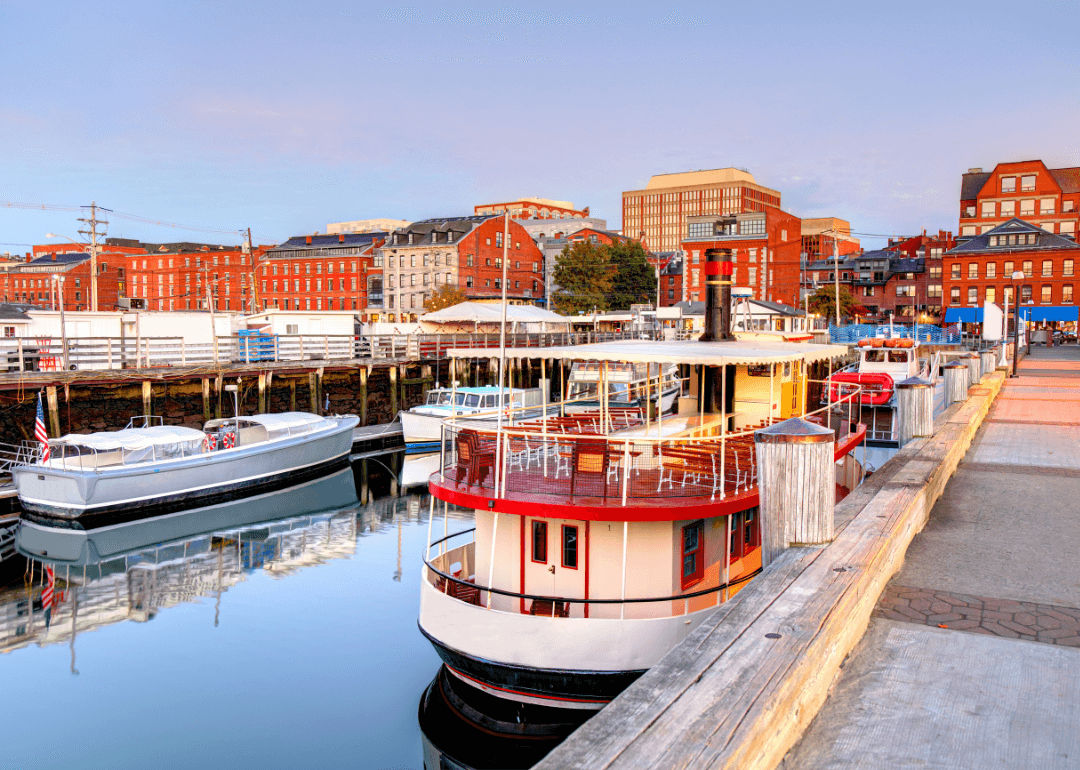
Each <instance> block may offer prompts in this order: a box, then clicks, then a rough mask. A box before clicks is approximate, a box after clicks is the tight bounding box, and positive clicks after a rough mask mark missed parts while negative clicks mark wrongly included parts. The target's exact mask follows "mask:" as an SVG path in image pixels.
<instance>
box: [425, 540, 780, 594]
mask: <svg viewBox="0 0 1080 770" xmlns="http://www.w3.org/2000/svg"><path fill="white" fill-rule="evenodd" d="M475 531H476V527H472V528H470V529H463V530H461V531H460V532H454V533H453V534H450V535H447V536H446V537H441V538H439V539H438V540H434V541H432V542H431V543H430V544H429V545H428V552H429V553H430V551H431V548H432V546H436V545H438V544H439V543H442V542H445V541H446V540H449V539H451V538H454V537H457V536H458V535H466V534H468V533H470V532H475ZM466 545H468V543H466ZM424 566H425V567H427V568H428V569H429V570H431V571H432V572H434V573H435V574H436V575H438V576H439V577H441V578H444V579H446V580H449V581H450V582H452V583H456V584H458V585H462V586H467V587H469V588H474V589H476V590H478V591H487V592H489V593H493V594H496V595H498V596H509V597H511V598H512V599H533V600H541V601H551V600H555V601H560V602H566V603H567V604H648V603H652V602H676V601H679V600H680V599H693V598H695V597H698V596H707V595H709V594H714V593H716V592H717V591H723V590H724V589H725V588H733V587H734V586H737V585H741V584H743V583H745V582H747V581H749V580H750V579H751V578H753V577H756V576H757V575H759V574H761V567H758V568H757V569H756V570H754V571H753V572H750V573H748V574H746V575H743V576H742V577H740V578H737V579H735V580H730V581H728V582H727V583H722V584H721V585H718V586H713V587H711V588H703V589H702V590H700V591H692V592H691V593H688V594H678V595H676V596H657V597H633V598H630V599H572V598H569V597H563V596H551V595H550V594H548V595H546V596H545V595H537V594H523V593H518V592H516V591H507V590H505V589H502V588H493V587H490V586H483V585H480V584H478V583H470V582H469V581H468V580H462V579H461V578H457V577H454V576H453V575H448V574H446V573H445V572H443V571H442V570H440V569H439V568H438V567H435V566H433V565H432V564H431V562H430V561H429V560H428V556H427V555H425V558H424Z"/></svg>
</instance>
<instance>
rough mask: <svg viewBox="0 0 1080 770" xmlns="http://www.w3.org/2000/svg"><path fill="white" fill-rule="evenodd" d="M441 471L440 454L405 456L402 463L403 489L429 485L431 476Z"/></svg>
mask: <svg viewBox="0 0 1080 770" xmlns="http://www.w3.org/2000/svg"><path fill="white" fill-rule="evenodd" d="M437 470H439V453H438V452H434V453H430V454H421V455H405V458H404V460H403V461H402V463H401V488H402V489H408V488H409V487H418V486H421V485H427V483H428V479H429V478H431V474H432V473H434V472H435V471H437Z"/></svg>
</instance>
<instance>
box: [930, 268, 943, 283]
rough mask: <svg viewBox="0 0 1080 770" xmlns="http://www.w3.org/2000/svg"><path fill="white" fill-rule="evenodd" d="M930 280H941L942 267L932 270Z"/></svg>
mask: <svg viewBox="0 0 1080 770" xmlns="http://www.w3.org/2000/svg"><path fill="white" fill-rule="evenodd" d="M930 278H937V279H939V280H940V279H941V265H935V266H934V267H931V268H930Z"/></svg>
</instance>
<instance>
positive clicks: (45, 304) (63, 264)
mask: <svg viewBox="0 0 1080 770" xmlns="http://www.w3.org/2000/svg"><path fill="white" fill-rule="evenodd" d="M75 248H76V247H75V245H74V244H70V243H62V244H55V243H50V244H43V245H36V246H33V247H32V250H31V253H30V254H27V255H26V257H25V259H24V260H21V261H20V260H15V261H11V262H5V263H3V264H0V297H3V301H4V302H19V303H26V304H31V305H36V306H38V307H41V308H49V309H53V308H58V305H57V299H58V297H59V296H60V294H62V295H63V302H64V309H65V310H89V309H90V303H91V291H90V254H89V253H87V252H85V251H82V250H78V251H76V250H75ZM140 251H142V250H141V249H140V248H138V247H128V246H118V245H114V244H105V245H103V246H101V247H99V251H98V259H97V272H98V281H97V284H98V309H99V310H116V309H117V307H118V298H119V297H121V296H123V295H124V278H125V275H124V274H125V266H126V262H125V260H126V258H127V255H128V254H132V253H138V252H140ZM57 278H62V279H63V280H62V281H57V280H56V279H57Z"/></svg>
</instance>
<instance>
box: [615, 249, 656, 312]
mask: <svg viewBox="0 0 1080 770" xmlns="http://www.w3.org/2000/svg"><path fill="white" fill-rule="evenodd" d="M608 249H609V250H610V253H611V263H612V265H614V267H615V275H614V278H613V279H612V284H611V296H610V298H609V300H608V309H609V310H629V309H630V306H631V305H635V304H638V303H643V302H651V301H653V299H654V298H655V296H656V268H654V267H653V266H652V265H650V264H649V259H648V256H647V255H646V254H645V249H644V247H643V246H642V245H641V244H640V243H639V242H638V241H621V242H620V241H616V242H615V243H613V244H612V245H611V246H609V247H608Z"/></svg>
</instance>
